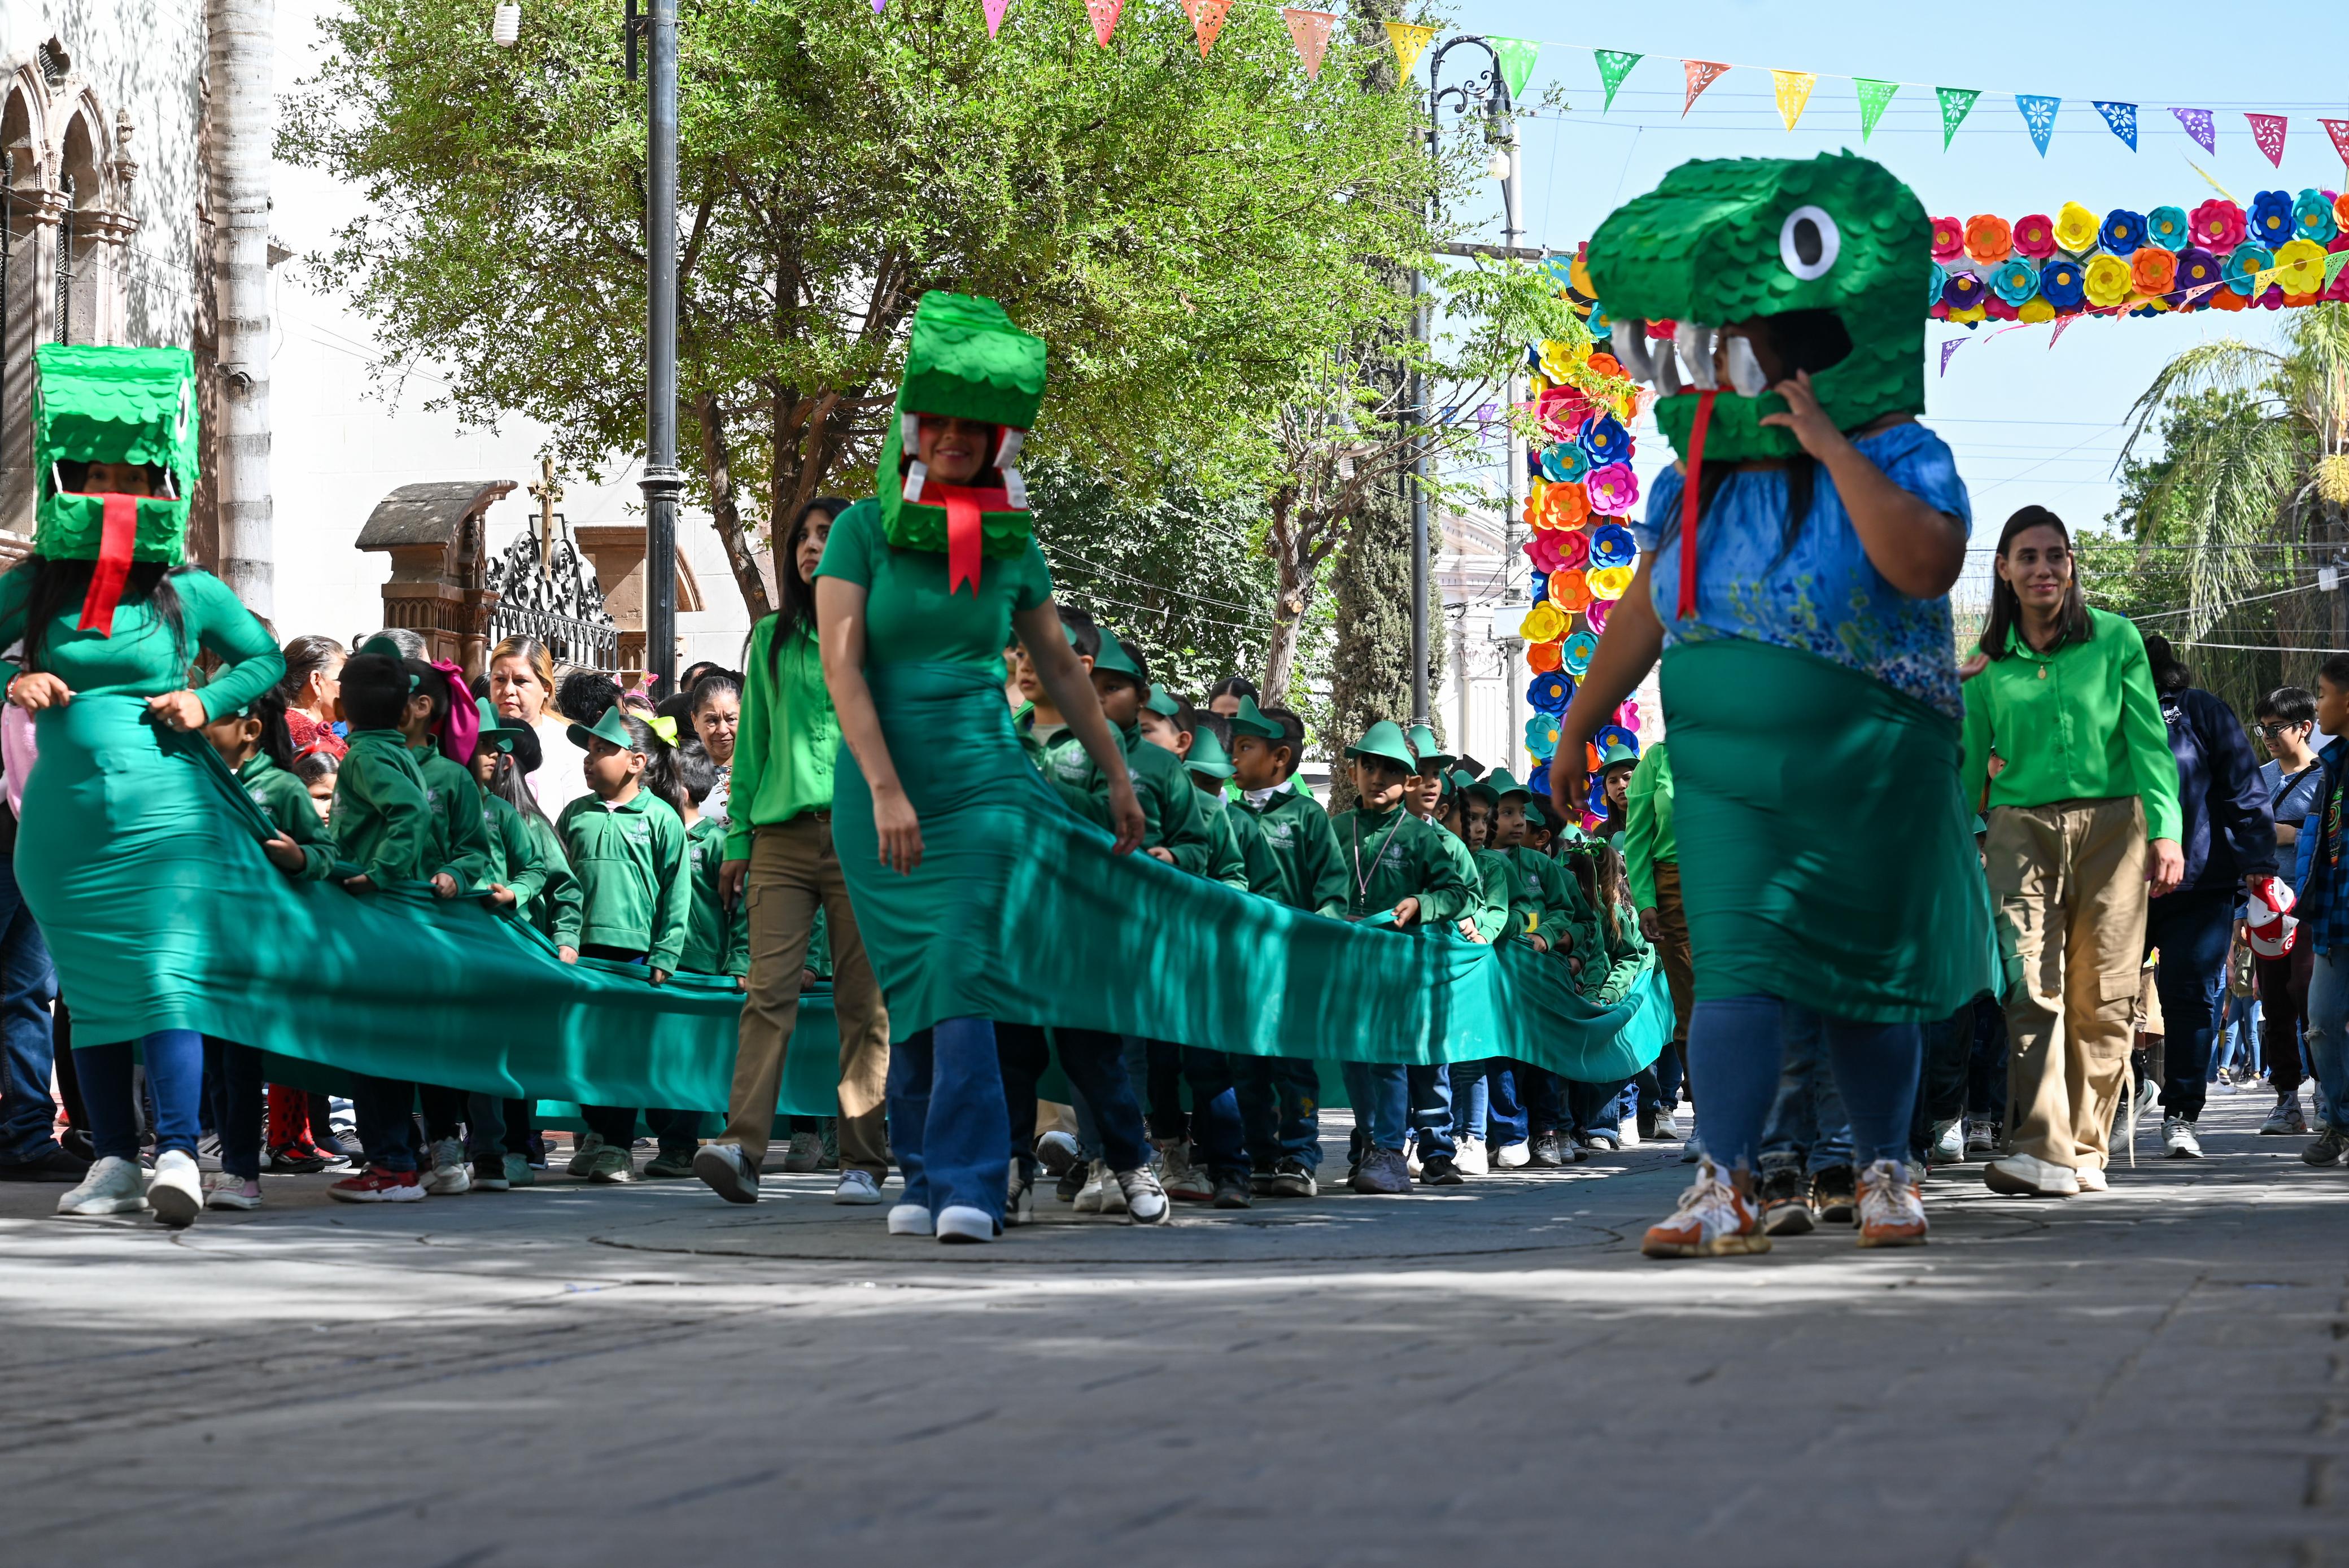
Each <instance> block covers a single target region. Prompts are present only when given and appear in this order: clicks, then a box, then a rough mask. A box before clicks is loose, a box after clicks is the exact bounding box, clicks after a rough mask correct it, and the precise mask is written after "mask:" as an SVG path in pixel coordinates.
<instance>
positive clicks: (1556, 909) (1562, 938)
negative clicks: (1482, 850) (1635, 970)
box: [1496, 844, 1599, 958]
mask: <svg viewBox="0 0 2349 1568" xmlns="http://www.w3.org/2000/svg"><path fill="white" fill-rule="evenodd" d="M1496 852H1497V853H1498V854H1499V855H1500V856H1501V858H1502V859H1503V860H1505V861H1508V862H1509V868H1510V870H1511V871H1512V872H1514V873H1515V875H1516V890H1515V891H1516V896H1517V898H1518V899H1520V900H1522V901H1523V902H1522V903H1521V904H1520V905H1519V906H1518V907H1519V908H1521V909H1522V910H1523V911H1524V912H1525V913H1526V916H1527V917H1528V918H1529V920H1530V923H1531V926H1532V929H1531V930H1530V931H1527V930H1526V925H1527V920H1526V919H1521V920H1520V921H1519V922H1518V923H1517V924H1516V927H1515V929H1516V930H1517V931H1519V932H1523V933H1525V934H1526V935H1530V936H1538V937H1540V938H1541V939H1542V940H1543V941H1544V942H1547V943H1548V944H1549V946H1550V951H1551V952H1553V953H1564V954H1571V955H1572V956H1574V957H1578V958H1582V957H1587V956H1588V954H1589V952H1590V950H1591V948H1592V947H1594V946H1595V945H1597V942H1598V937H1597V931H1598V926H1599V913H1598V911H1596V910H1594V909H1592V908H1591V907H1590V901H1589V900H1588V899H1587V898H1585V897H1583V896H1582V887H1581V884H1580V883H1578V882H1576V881H1575V880H1574V874H1573V873H1572V872H1569V871H1568V870H1567V869H1566V868H1565V867H1564V866H1562V865H1560V864H1558V863H1557V861H1554V860H1552V859H1550V858H1549V857H1548V856H1547V855H1546V854H1543V853H1542V852H1541V851H1539V850H1536V849H1531V848H1528V847H1527V846H1526V845H1524V844H1519V845H1517V846H1516V847H1515V848H1514V849H1506V850H1501V851H1496Z"/></svg>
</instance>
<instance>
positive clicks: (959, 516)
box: [922, 480, 1011, 598]
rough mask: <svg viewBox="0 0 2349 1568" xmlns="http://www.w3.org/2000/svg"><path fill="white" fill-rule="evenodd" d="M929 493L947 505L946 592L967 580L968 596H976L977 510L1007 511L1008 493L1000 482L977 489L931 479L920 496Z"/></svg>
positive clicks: (929, 495)
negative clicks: (988, 488) (993, 485)
mask: <svg viewBox="0 0 2349 1568" xmlns="http://www.w3.org/2000/svg"><path fill="white" fill-rule="evenodd" d="M933 497H935V498H936V500H937V503H938V504H939V505H940V506H943V507H945V508H946V509H947V593H948V594H952V593H955V592H956V590H957V589H959V588H960V587H961V586H962V585H963V584H964V583H969V584H970V592H971V596H972V597H973V598H977V597H978V567H979V545H980V542H981V539H982V535H981V531H980V529H979V521H978V514H979V513H980V512H983V511H1010V510H1011V497H1010V496H1009V494H1008V493H1006V492H1005V490H1004V489H1003V487H1002V486H1000V485H997V486H995V487H994V488H992V489H990V490H977V489H974V488H972V487H971V486H969V485H949V484H940V483H939V482H938V481H936V480H931V481H930V482H929V483H927V484H926V485H924V486H923V487H922V499H923V500H931V499H932V498H933Z"/></svg>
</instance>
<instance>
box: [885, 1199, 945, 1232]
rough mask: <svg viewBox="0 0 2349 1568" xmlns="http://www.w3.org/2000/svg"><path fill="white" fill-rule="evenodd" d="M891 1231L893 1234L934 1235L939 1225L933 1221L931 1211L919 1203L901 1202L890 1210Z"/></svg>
mask: <svg viewBox="0 0 2349 1568" xmlns="http://www.w3.org/2000/svg"><path fill="white" fill-rule="evenodd" d="M889 1233H890V1234H891V1235H893V1236H934V1235H936V1234H937V1227H936V1224H934V1223H933V1222H931V1219H930V1212H929V1211H928V1210H927V1209H925V1208H923V1207H922V1206H921V1205H920V1204H919V1203H900V1204H898V1205H897V1206H896V1207H895V1208H894V1209H892V1210H890V1211H889Z"/></svg>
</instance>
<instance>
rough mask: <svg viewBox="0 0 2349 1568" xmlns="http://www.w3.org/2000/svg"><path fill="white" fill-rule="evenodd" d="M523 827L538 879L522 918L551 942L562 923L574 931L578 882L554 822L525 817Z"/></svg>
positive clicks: (578, 916) (578, 903)
mask: <svg viewBox="0 0 2349 1568" xmlns="http://www.w3.org/2000/svg"><path fill="white" fill-rule="evenodd" d="M523 827H525V828H527V829H528V830H530V842H531V848H532V849H533V851H535V854H536V860H537V866H538V874H539V876H540V878H541V879H542V880H541V882H539V888H538V896H536V897H535V898H533V899H532V900H531V901H530V904H529V907H528V909H527V911H526V912H525V914H524V918H526V919H527V920H528V921H529V922H530V923H531V924H532V925H533V927H535V928H536V929H537V931H538V932H539V933H540V934H542V935H543V936H544V937H546V938H547V940H548V941H550V942H554V941H556V937H555V932H556V931H557V930H558V929H559V928H561V927H563V926H564V924H565V923H568V924H569V926H570V928H571V929H573V930H574V931H575V930H576V929H578V925H579V919H580V896H579V879H578V878H577V877H575V876H574V875H572V874H571V853H570V851H568V850H567V849H565V848H564V843H563V835H562V834H561V833H559V832H557V831H556V830H555V827H554V823H552V822H550V821H548V820H546V819H545V818H543V817H536V816H525V817H524V818H523ZM557 945H560V943H557Z"/></svg>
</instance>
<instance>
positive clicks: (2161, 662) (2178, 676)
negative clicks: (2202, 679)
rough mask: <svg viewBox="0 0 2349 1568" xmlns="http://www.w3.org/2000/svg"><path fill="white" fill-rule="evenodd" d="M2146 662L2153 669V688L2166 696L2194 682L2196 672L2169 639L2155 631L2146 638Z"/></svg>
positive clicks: (2182, 689)
mask: <svg viewBox="0 0 2349 1568" xmlns="http://www.w3.org/2000/svg"><path fill="white" fill-rule="evenodd" d="M2145 662H2146V663H2147V665H2151V666H2152V669H2153V689H2154V690H2156V691H2158V692H2160V693H2161V694H2162V695H2164V696H2168V695H2169V694H2170V693H2172V692H2181V691H2184V690H2185V689H2186V688H2187V687H2188V686H2192V685H2193V684H2194V672H2193V671H2192V670H2189V669H2188V668H2187V667H2186V661H2185V660H2183V659H2181V658H2179V657H2178V650H2177V649H2176V648H2174V647H2172V646H2170V645H2169V639H2168V637H2165V636H2163V635H2162V634H2160V633H2158V632H2155V633H2152V634H2149V635H2148V636H2147V638H2146V639H2145Z"/></svg>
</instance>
